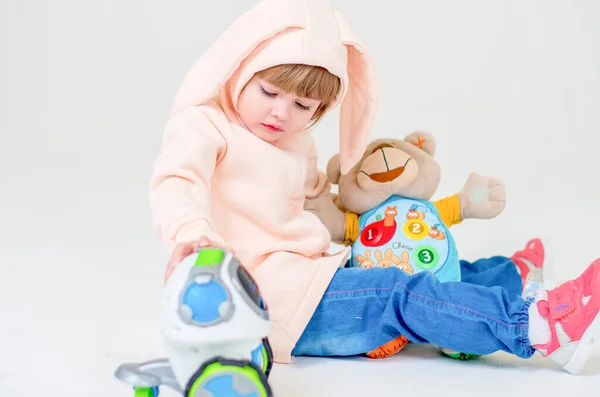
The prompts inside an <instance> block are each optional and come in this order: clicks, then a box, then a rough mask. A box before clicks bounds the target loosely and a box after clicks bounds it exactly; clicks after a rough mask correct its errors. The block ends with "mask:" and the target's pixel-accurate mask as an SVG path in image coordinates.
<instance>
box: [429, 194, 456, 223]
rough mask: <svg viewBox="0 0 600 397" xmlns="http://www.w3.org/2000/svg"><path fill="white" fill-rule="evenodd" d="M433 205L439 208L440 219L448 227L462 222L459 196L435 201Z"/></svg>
mask: <svg viewBox="0 0 600 397" xmlns="http://www.w3.org/2000/svg"><path fill="white" fill-rule="evenodd" d="M433 205H435V208H437V210H438V212H439V215H440V219H441V220H442V222H444V225H446V227H450V226H452V225H456V224H458V223H461V222H462V218H461V216H460V198H459V196H458V194H454V195H452V196H449V197H446V198H443V199H441V200H438V201H435V202H433Z"/></svg>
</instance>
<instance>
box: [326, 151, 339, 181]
mask: <svg viewBox="0 0 600 397" xmlns="http://www.w3.org/2000/svg"><path fill="white" fill-rule="evenodd" d="M341 174H342V173H341V172H340V155H339V154H336V155H335V156H333V157H332V158H330V159H329V161H328V162H327V179H329V181H330V182H331V183H333V184H334V185H337V184H338V182H339V181H340V176H341Z"/></svg>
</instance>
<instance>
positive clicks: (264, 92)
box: [238, 77, 321, 142]
mask: <svg viewBox="0 0 600 397" xmlns="http://www.w3.org/2000/svg"><path fill="white" fill-rule="evenodd" d="M320 103H321V101H319V100H316V99H309V98H301V97H298V96H296V95H294V94H290V93H286V92H283V91H281V90H279V89H278V88H277V87H275V86H272V85H270V84H269V83H267V82H266V81H264V80H262V79H259V78H257V77H254V78H252V79H251V80H250V81H249V82H248V84H246V87H245V88H244V90H243V91H242V94H241V95H240V98H239V101H238V113H239V115H240V118H241V120H242V122H243V123H244V125H245V126H246V128H248V129H249V130H250V132H252V133H253V134H254V135H256V136H257V137H259V138H260V139H262V140H263V141H267V142H274V141H276V140H278V139H280V138H282V137H284V136H289V135H293V134H295V133H297V132H300V131H302V130H303V129H304V128H305V127H306V126H307V125H308V123H309V122H310V121H311V119H312V117H313V115H314V114H315V111H316V110H317V108H318V107H319V105H320Z"/></svg>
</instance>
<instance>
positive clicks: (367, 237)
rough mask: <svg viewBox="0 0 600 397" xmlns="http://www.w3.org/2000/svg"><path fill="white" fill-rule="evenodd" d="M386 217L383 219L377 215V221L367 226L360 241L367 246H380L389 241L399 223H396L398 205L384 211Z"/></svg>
mask: <svg viewBox="0 0 600 397" xmlns="http://www.w3.org/2000/svg"><path fill="white" fill-rule="evenodd" d="M384 215H385V217H384V218H383V219H381V215H377V217H376V219H377V221H376V222H373V223H371V224H370V225H368V226H366V227H365V228H364V229H363V231H362V233H361V235H360V241H361V242H362V243H363V244H364V245H365V246H366V247H379V246H381V245H384V244H386V243H388V242H389V241H390V240H391V239H392V237H394V235H395V234H396V229H397V228H398V224H397V223H396V215H398V210H397V209H396V206H388V207H387V208H386V209H385V212H384Z"/></svg>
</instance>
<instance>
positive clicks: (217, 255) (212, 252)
mask: <svg viewBox="0 0 600 397" xmlns="http://www.w3.org/2000/svg"><path fill="white" fill-rule="evenodd" d="M224 256H225V252H224V251H223V250H222V249H219V248H206V249H203V250H201V251H200V252H198V258H197V259H196V263H195V264H194V266H213V265H218V264H220V263H221V261H222V260H223V257H224Z"/></svg>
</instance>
